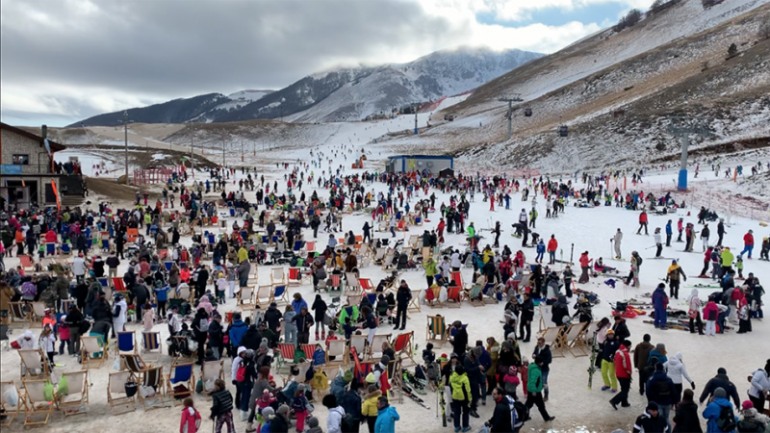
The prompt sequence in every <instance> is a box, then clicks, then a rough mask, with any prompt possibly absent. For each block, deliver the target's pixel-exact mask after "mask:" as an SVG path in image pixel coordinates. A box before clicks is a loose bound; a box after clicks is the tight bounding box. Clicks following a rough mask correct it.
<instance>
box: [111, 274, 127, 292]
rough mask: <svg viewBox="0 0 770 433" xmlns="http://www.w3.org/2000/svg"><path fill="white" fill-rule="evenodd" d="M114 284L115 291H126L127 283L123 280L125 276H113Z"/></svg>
mask: <svg viewBox="0 0 770 433" xmlns="http://www.w3.org/2000/svg"><path fill="white" fill-rule="evenodd" d="M112 286H113V287H115V291H116V292H125V291H126V283H124V282H123V278H120V277H113V278H112Z"/></svg>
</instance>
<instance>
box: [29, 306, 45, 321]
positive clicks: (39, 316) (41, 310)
mask: <svg viewBox="0 0 770 433" xmlns="http://www.w3.org/2000/svg"><path fill="white" fill-rule="evenodd" d="M30 305H31V306H32V324H33V325H40V326H42V325H43V322H42V320H43V317H45V309H46V308H48V307H46V306H45V303H44V302H31V303H30Z"/></svg>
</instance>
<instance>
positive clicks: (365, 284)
mask: <svg viewBox="0 0 770 433" xmlns="http://www.w3.org/2000/svg"><path fill="white" fill-rule="evenodd" d="M358 284H360V285H361V290H363V291H365V292H366V291H370V290H374V289H375V287H374V283H372V280H371V278H359V279H358Z"/></svg>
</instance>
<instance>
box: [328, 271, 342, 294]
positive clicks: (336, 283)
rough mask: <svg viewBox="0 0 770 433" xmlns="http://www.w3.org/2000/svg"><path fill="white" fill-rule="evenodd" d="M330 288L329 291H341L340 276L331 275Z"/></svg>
mask: <svg viewBox="0 0 770 433" xmlns="http://www.w3.org/2000/svg"><path fill="white" fill-rule="evenodd" d="M330 279H331V287H330V290H342V275H340V274H331V276H330Z"/></svg>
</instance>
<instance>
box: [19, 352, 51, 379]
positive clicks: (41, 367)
mask: <svg viewBox="0 0 770 433" xmlns="http://www.w3.org/2000/svg"><path fill="white" fill-rule="evenodd" d="M17 352H18V353H19V358H20V360H21V362H20V363H19V377H21V378H27V379H46V378H48V377H50V375H51V370H50V368H49V363H48V357H47V356H46V355H45V353H43V351H42V350H41V349H19V350H17Z"/></svg>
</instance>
